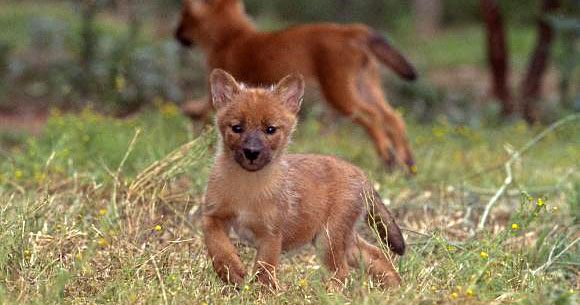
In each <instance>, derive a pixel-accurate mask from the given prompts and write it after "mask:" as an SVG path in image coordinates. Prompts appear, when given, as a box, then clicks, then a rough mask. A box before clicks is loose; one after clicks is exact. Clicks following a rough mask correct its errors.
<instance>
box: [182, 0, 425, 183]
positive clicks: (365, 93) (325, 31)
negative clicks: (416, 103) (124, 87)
mask: <svg viewBox="0 0 580 305" xmlns="http://www.w3.org/2000/svg"><path fill="white" fill-rule="evenodd" d="M175 35H176V38H177V39H178V40H179V41H180V42H181V43H182V44H183V45H185V46H192V45H193V44H199V45H200V46H201V48H202V49H203V51H204V53H205V54H206V57H207V65H208V67H209V69H210V70H211V69H214V68H221V69H224V70H226V71H228V72H230V73H231V74H232V75H233V76H234V77H236V78H237V79H239V80H240V81H242V82H245V83H247V84H251V85H260V84H273V83H276V82H278V81H279V80H280V79H282V77H284V76H286V75H288V74H291V73H300V74H302V75H304V76H305V77H306V80H307V81H309V82H311V83H313V84H318V86H319V87H320V89H321V91H322V94H323V95H324V97H325V98H326V100H327V101H328V103H329V104H330V105H331V106H332V107H333V108H334V109H336V110H337V111H338V112H339V113H341V114H343V115H346V116H349V117H351V118H352V119H353V120H354V122H356V123H358V124H360V125H362V126H363V127H364V128H365V130H366V131H367V133H368V134H369V135H370V136H371V137H372V139H373V140H374V143H375V146H376V149H377V151H378V153H379V155H380V156H381V158H382V159H383V161H384V163H385V164H386V165H387V166H388V167H389V168H390V167H393V166H394V165H395V164H396V163H397V161H398V163H399V164H402V165H405V166H407V167H408V169H409V170H410V172H411V173H414V172H415V171H416V167H415V166H414V164H415V163H414V160H413V154H412V152H411V148H410V145H409V142H408V140H407V136H406V132H405V125H404V123H403V120H402V119H401V117H400V116H399V114H397V112H396V111H394V110H393V109H392V108H391V106H390V105H389V104H388V103H387V101H386V99H385V96H384V94H383V91H382V89H381V79H380V75H379V62H380V63H382V64H385V65H386V66H388V67H390V68H391V69H393V70H394V71H395V72H396V73H398V74H399V75H400V76H401V77H403V78H405V79H408V80H413V79H415V78H416V72H415V69H414V68H413V66H412V65H411V64H409V62H408V61H407V60H406V59H405V58H404V57H403V56H402V55H401V54H400V53H399V51H397V50H396V49H395V48H394V47H392V46H391V45H390V44H389V43H388V41H387V40H386V39H385V38H384V37H383V36H381V35H380V34H379V33H378V32H376V31H374V30H372V29H370V28H368V27H367V26H365V25H361V24H351V25H339V24H333V23H316V24H305V25H298V26H294V27H290V28H288V29H285V30H282V31H274V32H259V31H257V29H256V27H255V26H254V24H253V23H252V22H251V21H250V19H249V18H248V16H247V15H246V14H245V12H244V8H243V4H242V2H241V1H240V0H183V6H182V9H181V19H180V22H179V26H178V28H177V30H176V33H175ZM200 105H201V106H200ZM184 108H186V110H185V111H186V112H189V114H190V116H192V117H196V116H197V117H199V116H202V117H203V116H205V115H206V114H207V111H208V110H210V108H211V106H210V103H207V102H203V103H202V104H198V103H196V104H193V105H189V106H186V107H184Z"/></svg>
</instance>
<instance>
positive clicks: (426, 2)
mask: <svg viewBox="0 0 580 305" xmlns="http://www.w3.org/2000/svg"><path fill="white" fill-rule="evenodd" d="M414 10H415V12H414V15H415V16H414V17H415V31H416V32H417V34H418V35H419V36H420V37H422V38H429V37H432V36H433V35H434V34H435V33H437V31H438V30H439V27H440V26H441V15H442V14H441V13H442V11H443V5H442V2H441V0H414Z"/></svg>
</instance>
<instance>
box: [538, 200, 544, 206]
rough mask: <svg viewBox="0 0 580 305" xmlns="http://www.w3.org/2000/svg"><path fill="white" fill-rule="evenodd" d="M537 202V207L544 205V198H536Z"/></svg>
mask: <svg viewBox="0 0 580 305" xmlns="http://www.w3.org/2000/svg"><path fill="white" fill-rule="evenodd" d="M537 202H538V203H537V205H538V206H539V207H542V206H544V200H543V199H542V198H538V201H537Z"/></svg>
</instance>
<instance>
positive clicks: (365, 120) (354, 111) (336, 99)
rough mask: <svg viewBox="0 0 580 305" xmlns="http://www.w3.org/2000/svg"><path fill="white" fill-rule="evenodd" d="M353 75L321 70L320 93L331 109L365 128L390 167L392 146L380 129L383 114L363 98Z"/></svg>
mask: <svg viewBox="0 0 580 305" xmlns="http://www.w3.org/2000/svg"><path fill="white" fill-rule="evenodd" d="M354 75H355V74H354V71H353V72H350V71H348V70H346V71H341V70H340V69H328V70H324V71H323V72H321V73H320V74H319V83H320V88H321V90H322V93H323V94H324V96H325V97H326V100H327V101H328V103H329V104H330V105H331V106H332V107H333V108H335V109H336V110H338V111H339V112H340V113H341V114H343V115H346V116H349V117H352V118H353V121H354V122H355V123H357V124H359V125H361V126H363V127H364V128H365V130H366V132H367V133H368V134H369V135H370V136H371V138H372V139H373V141H374V144H375V147H376V149H377V152H378V154H379V155H380V157H381V158H382V159H383V161H384V162H385V164H386V165H388V166H392V165H394V162H395V159H394V157H393V154H392V153H391V151H390V147H391V146H392V143H391V141H390V139H389V137H388V136H387V134H386V133H385V130H384V129H383V127H382V125H383V123H382V122H383V118H382V117H383V115H382V113H381V112H380V111H379V110H378V109H376V108H375V107H372V106H371V105H370V104H368V103H366V102H365V101H364V100H363V99H362V97H361V96H360V94H359V93H358V90H357V88H356V79H355V78H354Z"/></svg>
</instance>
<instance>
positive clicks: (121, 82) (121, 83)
mask: <svg viewBox="0 0 580 305" xmlns="http://www.w3.org/2000/svg"><path fill="white" fill-rule="evenodd" d="M125 86H126V84H125V79H124V78H123V77H122V76H117V77H116V78H115V87H117V91H123V89H125Z"/></svg>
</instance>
